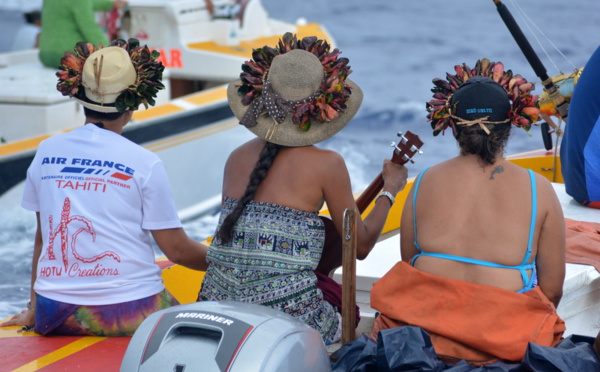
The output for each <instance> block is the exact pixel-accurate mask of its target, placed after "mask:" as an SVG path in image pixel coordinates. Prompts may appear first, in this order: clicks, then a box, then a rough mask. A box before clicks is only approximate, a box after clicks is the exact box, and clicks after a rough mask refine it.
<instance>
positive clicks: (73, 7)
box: [39, 0, 127, 68]
mask: <svg viewBox="0 0 600 372" xmlns="http://www.w3.org/2000/svg"><path fill="white" fill-rule="evenodd" d="M126 5H127V1H124V0H114V1H113V0H77V1H72V0H52V1H44V2H43V5H42V31H41V34H40V41H39V47H40V54H39V57H40V61H41V62H42V63H43V64H44V66H46V67H50V68H58V66H59V65H60V60H61V58H62V56H63V53H64V51H65V50H70V49H71V48H72V47H73V45H75V43H78V42H80V41H85V42H88V43H92V44H94V45H98V44H102V45H108V44H109V41H108V39H107V36H106V35H105V33H104V31H103V30H102V28H101V27H100V26H99V25H98V23H97V22H96V16H95V14H94V12H97V11H109V10H111V9H112V8H113V7H116V8H117V9H123V8H125V6H126Z"/></svg>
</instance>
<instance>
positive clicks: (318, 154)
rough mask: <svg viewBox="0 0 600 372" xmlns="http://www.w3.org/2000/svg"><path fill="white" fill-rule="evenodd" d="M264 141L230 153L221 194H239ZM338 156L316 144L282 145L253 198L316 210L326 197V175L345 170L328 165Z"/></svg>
mask: <svg viewBox="0 0 600 372" xmlns="http://www.w3.org/2000/svg"><path fill="white" fill-rule="evenodd" d="M264 143H265V142H264V141H262V140H260V139H254V140H252V141H249V142H247V143H246V144H244V145H242V146H241V147H239V148H238V149H236V150H235V151H234V152H233V153H232V155H231V157H230V158H229V159H228V162H227V165H226V168H225V177H224V182H223V195H226V196H229V197H232V198H235V199H239V198H241V197H242V195H243V194H244V191H245V190H246V186H247V184H248V180H249V179H250V174H251V172H252V170H253V169H254V166H255V165H256V162H257V160H258V158H259V154H260V152H261V150H262V149H263V146H264ZM340 160H341V157H339V155H338V154H336V153H334V152H331V151H328V150H323V149H319V148H318V147H315V146H305V147H284V148H282V149H281V150H280V151H279V153H278V155H277V156H276V157H275V160H274V161H273V164H272V165H271V168H270V169H269V171H268V174H267V177H266V178H265V179H264V180H263V182H262V183H261V184H260V186H259V187H258V189H257V191H256V194H255V196H254V200H257V201H261V202H268V203H276V204H280V205H285V206H288V207H291V208H295V209H299V210H304V211H307V212H314V211H318V210H319V209H320V208H321V207H322V205H323V202H324V200H325V196H324V193H325V191H324V189H325V186H326V184H325V183H326V181H327V178H329V177H331V178H335V177H336V174H334V173H335V172H339V173H340V176H341V177H344V174H347V171H346V168H345V167H343V168H342V169H340V167H339V164H338V166H337V167H333V166H331V164H332V163H336V161H337V162H339V161H340ZM342 163H343V161H342ZM336 168H337V169H336ZM326 176H327V177H326Z"/></svg>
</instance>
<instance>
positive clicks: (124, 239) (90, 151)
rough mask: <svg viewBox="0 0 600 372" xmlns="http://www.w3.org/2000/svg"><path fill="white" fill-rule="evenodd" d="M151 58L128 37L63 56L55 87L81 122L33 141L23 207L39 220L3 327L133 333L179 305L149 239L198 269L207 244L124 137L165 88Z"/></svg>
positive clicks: (149, 162)
mask: <svg viewBox="0 0 600 372" xmlns="http://www.w3.org/2000/svg"><path fill="white" fill-rule="evenodd" d="M157 57H158V52H156V51H154V52H150V51H149V49H148V47H146V46H145V47H141V46H139V42H138V41H137V40H136V39H130V40H129V42H128V43H125V42H124V41H123V40H118V41H117V42H115V43H113V45H112V46H109V47H104V48H100V49H96V48H95V47H94V46H93V45H92V44H89V43H78V44H77V46H76V47H75V53H73V52H66V53H65V56H64V58H63V59H62V61H61V69H60V71H59V72H58V73H57V76H58V77H59V84H58V89H59V91H61V93H63V95H68V96H70V97H73V98H75V99H77V100H78V101H79V102H80V103H81V104H82V105H83V107H84V113H85V124H84V125H83V126H81V127H78V128H76V129H74V130H72V131H70V132H68V133H64V134H59V135H56V136H53V137H50V138H48V139H47V140H44V141H43V142H41V143H40V145H39V147H38V149H37V152H36V155H35V158H34V159H33V161H32V163H31V166H30V167H29V170H28V172H27V180H26V184H25V190H24V194H23V199H22V206H23V207H24V208H26V209H29V210H31V211H34V212H36V216H37V231H36V234H35V242H34V254H33V260H32V278H31V285H32V288H31V301H30V302H29V303H28V308H27V310H24V311H23V312H21V313H20V314H17V315H15V316H14V317H12V318H11V319H10V320H9V321H7V322H5V323H3V324H2V325H3V326H7V325H25V326H30V327H35V331H36V332H38V333H41V334H43V335H48V334H59V335H96V336H131V335H132V334H133V333H134V332H135V330H136V329H137V327H138V326H139V324H140V323H141V322H142V321H143V320H144V319H145V318H146V317H147V316H148V315H150V314H151V313H153V312H155V311H157V310H161V309H164V308H166V307H169V306H172V305H176V304H177V300H176V299H175V298H174V297H173V296H172V295H171V294H170V293H169V292H168V291H167V290H166V289H165V287H164V285H163V282H162V279H161V277H160V275H161V270H160V268H159V267H158V266H157V265H156V264H155V253H154V248H153V246H152V244H151V239H150V235H152V237H153V238H154V240H155V241H156V243H157V245H158V247H159V248H160V250H161V251H162V252H163V253H164V254H165V255H166V256H167V258H168V259H169V260H171V261H173V262H175V263H178V264H181V265H185V266H187V267H189V268H192V269H196V270H205V269H206V266H207V265H206V252H207V249H208V247H206V246H205V245H203V244H201V243H198V242H196V241H194V240H192V239H190V238H189V237H188V236H187V234H186V233H185V231H184V230H183V229H182V225H181V222H180V220H179V217H178V215H177V210H176V209H175V205H174V202H173V196H172V194H171V189H170V186H169V182H168V179H167V175H166V172H165V169H164V166H163V163H162V161H161V160H160V158H159V157H158V156H157V155H156V154H154V153H153V152H151V151H149V150H147V149H145V148H143V147H141V146H139V145H137V144H135V143H133V142H131V141H130V140H128V139H126V138H125V137H123V136H121V132H122V130H123V127H125V125H127V123H128V122H129V121H130V119H131V117H132V115H133V111H135V110H136V109H137V108H138V107H139V105H140V104H142V103H143V104H147V103H148V102H147V101H148V98H152V97H155V96H156V93H157V91H158V90H159V89H162V88H164V86H163V85H162V83H161V79H162V72H163V70H164V66H163V65H162V64H161V63H160V62H157V61H156V58H157ZM138 74H140V75H142V74H143V76H144V77H145V78H144V79H143V80H141V79H138Z"/></svg>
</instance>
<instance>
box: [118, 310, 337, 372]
mask: <svg viewBox="0 0 600 372" xmlns="http://www.w3.org/2000/svg"><path fill="white" fill-rule="evenodd" d="M330 370H331V367H330V364H329V357H328V354H327V349H326V348H325V345H324V343H323V340H322V339H321V336H320V335H319V333H318V332H317V331H316V330H314V329H312V328H310V327H309V326H307V325H306V324H304V323H303V322H301V321H300V320H298V319H295V318H294V317H292V316H290V315H288V314H285V313H283V312H281V311H278V310H274V309H271V308H269V307H266V306H261V305H255V304H247V303H242V302H232V301H219V302H216V301H205V302H196V303H192V304H187V305H179V306H174V307H171V308H168V309H164V310H161V311H158V312H156V313H154V314H152V315H150V316H149V317H148V318H146V320H144V321H143V322H142V324H141V325H140V327H139V328H138V329H137V331H136V332H135V334H134V335H133V337H132V339H131V342H130V343H129V346H128V347H127V351H126V352H125V356H124V357H123V362H122V363H121V372H132V371H168V372H171V371H174V372H196V371H206V372H212V371H215V372H217V371H219V372H226V371H229V372H236V371H240V372H242V371H243V372H254V371H256V372H258V371H262V372H294V371H298V372H306V371H311V372H321V371H330Z"/></svg>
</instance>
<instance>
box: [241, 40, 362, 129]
mask: <svg viewBox="0 0 600 372" xmlns="http://www.w3.org/2000/svg"><path fill="white" fill-rule="evenodd" d="M293 49H303V50H306V51H308V52H310V53H312V54H314V55H315V56H317V57H318V58H319V60H320V61H321V64H322V65H323V70H324V73H325V78H324V79H323V82H322V83H321V87H320V89H319V91H320V92H321V93H320V94H317V95H316V97H315V98H313V99H312V100H310V101H308V102H302V103H299V104H297V105H296V107H295V109H294V110H293V112H294V114H293V115H292V122H293V123H294V124H296V125H298V127H299V128H300V129H301V130H303V131H307V130H309V129H310V126H311V123H312V122H313V121H314V120H318V121H319V122H321V123H325V122H327V121H330V120H333V119H335V118H337V117H338V116H339V114H340V112H343V111H344V110H345V109H346V101H347V100H348V98H349V97H350V94H351V93H352V92H351V87H350V86H349V85H347V84H346V83H345V81H346V78H347V77H348V75H350V73H351V72H352V70H350V66H348V62H349V61H348V59H347V58H338V55H339V54H340V53H341V52H340V51H339V50H338V49H337V48H335V49H334V50H333V51H331V52H330V51H329V50H330V46H329V44H328V43H327V41H325V40H321V39H317V37H316V36H311V37H305V38H303V39H301V40H298V39H297V37H296V35H293V34H292V33H290V32H287V33H285V34H284V35H283V37H282V38H281V39H280V40H279V43H278V46H277V47H276V48H271V47H269V46H266V45H265V46H264V47H262V48H258V49H254V50H253V51H252V60H250V61H246V62H245V63H244V64H243V65H242V73H241V74H240V79H241V81H242V85H240V87H239V88H238V94H239V95H240V96H242V104H243V105H245V106H248V105H250V103H252V101H253V100H254V99H255V98H257V97H258V96H260V95H261V94H262V91H263V89H264V88H265V84H266V80H267V75H268V72H269V68H270V67H271V63H272V62H273V58H275V57H276V56H278V55H280V54H284V53H287V52H289V51H290V50H293Z"/></svg>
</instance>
